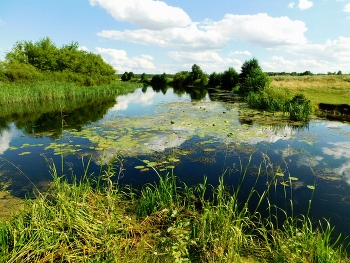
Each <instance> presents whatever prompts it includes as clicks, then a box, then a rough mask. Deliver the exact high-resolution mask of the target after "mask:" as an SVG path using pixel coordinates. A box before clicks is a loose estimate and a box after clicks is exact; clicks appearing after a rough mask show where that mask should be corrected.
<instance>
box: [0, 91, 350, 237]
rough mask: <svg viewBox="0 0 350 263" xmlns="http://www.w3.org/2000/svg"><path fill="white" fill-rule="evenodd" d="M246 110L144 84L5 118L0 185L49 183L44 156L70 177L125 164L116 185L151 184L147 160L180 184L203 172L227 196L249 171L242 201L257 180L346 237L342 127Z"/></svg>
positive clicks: (17, 189) (348, 162) (345, 132)
mask: <svg viewBox="0 0 350 263" xmlns="http://www.w3.org/2000/svg"><path fill="white" fill-rule="evenodd" d="M227 101H229V102H227ZM252 114H253V113H251V112H248V113H247V109H246V108H245V106H244V105H241V104H240V103H237V102H233V101H232V100H231V99H230V96H227V94H219V95H218V94H212V93H210V94H209V93H208V92H207V91H206V90H196V91H195V90H193V91H191V92H186V91H185V90H173V89H172V88H167V89H164V88H163V89H152V88H150V87H149V88H144V89H138V90H136V91H135V92H134V93H132V94H128V95H123V96H119V97H118V98H110V99H104V100H103V101H99V100H98V99H96V100H93V101H89V102H87V103H86V104H84V105H81V106H80V107H74V108H69V106H67V107H66V108H65V109H64V110H63V111H57V112H46V113H43V114H38V115H35V114H27V115H25V116H24V115H22V116H10V117H8V118H6V119H4V118H3V119H0V158H1V159H0V180H1V182H6V181H11V186H10V188H9V189H10V190H11V191H12V194H13V195H15V196H20V197H23V196H24V195H26V194H27V193H30V192H31V191H32V189H33V184H34V185H35V186H36V187H38V188H41V189H44V188H45V186H46V185H47V183H48V182H50V181H51V179H52V176H51V174H50V173H49V167H48V162H47V159H50V160H51V159H52V161H53V163H55V165H56V168H57V170H58V172H59V173H60V174H62V173H63V174H65V175H67V176H68V177H71V176H72V175H77V176H79V175H81V174H83V173H84V169H85V167H86V165H87V163H88V160H89V158H91V163H90V166H89V167H88V172H89V174H90V173H93V175H95V176H96V175H98V174H99V173H100V168H101V166H102V167H105V165H106V164H108V163H110V162H112V161H113V160H115V157H116V156H117V157H118V158H119V159H123V165H124V168H125V170H124V171H123V173H122V174H121V176H120V178H119V182H120V183H121V184H132V185H133V186H135V187H140V186H142V185H143V184H145V183H148V182H155V181H157V178H158V175H157V174H156V172H155V171H154V170H153V169H149V170H148V171H140V170H139V169H136V168H135V166H141V165H142V166H147V163H145V161H143V160H147V161H149V162H155V163H157V164H156V165H157V166H156V169H157V170H158V172H159V173H160V174H162V173H166V172H171V171H172V168H171V167H175V168H174V173H175V174H176V175H177V176H178V177H179V178H180V179H181V180H182V181H183V182H185V183H186V184H188V185H194V184H198V183H201V182H202V181H203V178H204V176H206V177H207V178H208V184H211V185H214V186H215V185H217V184H218V178H219V177H220V176H221V175H223V174H225V182H226V184H227V186H228V187H230V189H231V190H234V189H236V187H237V185H238V182H239V180H240V178H241V177H242V173H241V172H240V170H242V169H245V167H247V166H248V170H247V171H248V173H247V176H246V178H245V180H244V182H243V185H242V188H241V192H240V196H241V197H242V200H244V198H245V197H246V195H247V194H248V193H249V191H250V190H251V188H252V186H253V185H254V184H255V183H256V185H255V189H256V190H257V191H258V192H263V191H264V190H265V189H266V185H267V184H268V183H269V182H274V183H275V186H274V187H273V188H272V190H271V191H270V198H271V200H272V201H273V202H274V203H276V204H277V205H279V206H280V207H283V208H284V209H287V210H288V211H290V203H291V201H292V203H293V207H294V213H295V214H299V213H306V212H307V211H308V207H309V200H310V199H311V198H312V204H311V214H310V215H311V216H312V217H313V218H314V219H315V220H318V219H321V218H326V219H330V220H331V224H333V225H335V226H336V230H337V231H338V232H344V233H345V234H348V235H350V222H349V220H350V186H349V184H350V140H349V136H350V125H349V123H346V122H339V121H330V120H325V119H314V120H311V121H310V122H309V123H308V124H307V125H304V126H301V127H300V126H299V127H293V126H292V125H291V124H288V123H282V122H281V123H277V125H276V121H273V122H270V121H269V118H264V116H262V115H263V114H262V113H258V112H255V113H254V114H255V115H259V116H261V118H260V119H259V118H258V119H252V118H247V116H248V117H252ZM62 164H63V166H62ZM259 167H260V170H259ZM117 168H118V166H116V169H117ZM164 169H165V171H163V170H164ZM146 170H147V167H146ZM259 171H260V172H259ZM257 174H260V175H259V178H258V179H257ZM276 175H277V176H276ZM291 178H292V179H293V180H292V181H291ZM313 186H314V187H315V190H314V191H313V190H312V189H310V188H312V187H313ZM252 207H254V204H252Z"/></svg>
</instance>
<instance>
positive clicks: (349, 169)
mask: <svg viewBox="0 0 350 263" xmlns="http://www.w3.org/2000/svg"><path fill="white" fill-rule="evenodd" d="M330 144H331V145H334V146H335V147H323V148H322V152H323V153H324V154H327V155H331V156H333V158H334V159H340V158H347V159H348V158H349V156H350V142H333V143H330ZM334 172H335V173H336V174H337V175H340V176H343V177H344V179H345V180H346V182H347V183H348V184H350V161H347V162H346V163H343V165H341V166H340V167H338V168H335V169H334Z"/></svg>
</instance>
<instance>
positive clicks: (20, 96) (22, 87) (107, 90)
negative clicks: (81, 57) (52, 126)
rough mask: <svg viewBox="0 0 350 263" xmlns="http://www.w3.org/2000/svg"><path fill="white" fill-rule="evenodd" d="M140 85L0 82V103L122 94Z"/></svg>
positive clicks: (124, 83)
mask: <svg viewBox="0 0 350 263" xmlns="http://www.w3.org/2000/svg"><path fill="white" fill-rule="evenodd" d="M136 87H140V84H137V83H126V82H120V81H118V82H114V83H113V84H111V85H108V86H97V87H84V86H77V85H76V84H74V83H65V82H46V81H42V82H32V83H4V82H0V105H2V106H4V105H9V104H12V103H39V102H47V101H55V100H61V99H69V100H70V99H75V98H78V97H83V98H89V97H92V98H94V97H98V96H100V95H106V94H118V95H119V94H124V93H127V92H130V91H132V90H134V89H135V88H136Z"/></svg>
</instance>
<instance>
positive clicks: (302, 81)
mask: <svg viewBox="0 0 350 263" xmlns="http://www.w3.org/2000/svg"><path fill="white" fill-rule="evenodd" d="M270 78H271V81H272V82H271V85H272V86H273V87H282V88H288V89H289V91H290V93H291V95H296V94H303V95H305V97H306V98H308V99H309V100H310V101H311V104H312V105H314V106H316V105H318V104H319V103H327V104H349V103H350V75H313V76H271V77H270Z"/></svg>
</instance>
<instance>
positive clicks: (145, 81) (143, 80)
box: [140, 73, 148, 83]
mask: <svg viewBox="0 0 350 263" xmlns="http://www.w3.org/2000/svg"><path fill="white" fill-rule="evenodd" d="M140 81H141V82H142V83H147V82H148V78H147V75H146V73H142V74H141V76H140Z"/></svg>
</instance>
